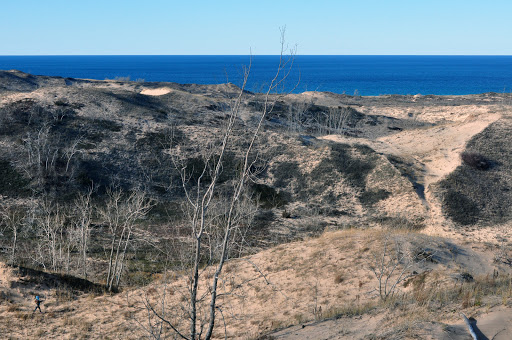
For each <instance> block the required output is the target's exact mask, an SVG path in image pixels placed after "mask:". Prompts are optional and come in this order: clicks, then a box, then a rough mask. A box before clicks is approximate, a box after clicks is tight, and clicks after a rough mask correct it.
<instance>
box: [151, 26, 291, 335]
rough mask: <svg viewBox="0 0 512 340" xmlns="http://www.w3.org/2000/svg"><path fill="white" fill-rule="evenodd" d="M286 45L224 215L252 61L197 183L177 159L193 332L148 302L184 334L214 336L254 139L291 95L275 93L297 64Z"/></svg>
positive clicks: (249, 173)
mask: <svg viewBox="0 0 512 340" xmlns="http://www.w3.org/2000/svg"><path fill="white" fill-rule="evenodd" d="M286 49H287V48H286V47H285V42H284V30H283V31H282V36H281V54H280V59H279V65H278V68H277V71H276V74H275V76H274V78H273V79H272V80H271V82H270V84H269V86H268V89H267V91H266V92H265V94H264V96H263V104H262V110H261V112H260V115H259V119H258V121H257V123H256V126H255V127H254V129H253V130H252V132H249V133H248V134H247V135H246V136H247V141H246V144H245V145H246V147H245V148H241V147H240V146H238V150H239V153H240V155H241V162H240V166H239V169H238V173H237V176H236V178H234V179H233V181H232V183H233V187H232V189H231V191H230V193H229V196H228V197H227V199H226V201H225V203H226V206H225V209H222V214H218V209H214V206H215V205H216V204H217V203H218V202H217V201H216V198H217V197H218V196H219V190H218V186H219V176H220V174H221V171H222V169H223V165H224V163H225V161H226V154H227V151H228V149H230V147H231V148H235V147H233V143H235V140H234V138H233V134H234V129H235V125H236V124H237V122H239V116H240V113H241V111H242V104H243V97H244V93H245V87H246V84H247V80H248V77H249V73H250V69H251V65H249V67H247V68H245V69H244V80H243V83H242V86H241V88H240V91H239V93H238V95H237V97H236V98H234V100H233V102H232V104H231V106H230V110H229V112H228V114H227V118H226V123H225V126H224V129H223V132H222V136H221V138H220V142H219V143H218V144H215V145H217V146H216V147H214V148H212V149H210V150H209V151H208V152H207V153H206V155H205V157H204V159H205V162H204V167H203V168H202V170H201V171H200V172H199V174H198V176H196V177H194V183H189V179H190V177H189V175H188V173H187V168H186V167H184V166H181V167H180V166H179V162H175V164H177V166H178V168H179V170H180V176H181V182H182V187H183V190H184V192H185V197H186V204H187V207H188V209H187V214H188V218H189V222H188V223H189V227H190V230H191V236H192V241H193V242H192V243H193V244H192V247H191V248H192V254H191V258H192V261H191V264H190V268H189V270H190V271H189V274H188V276H189V279H188V282H189V286H188V297H187V307H186V308H185V315H186V316H187V318H188V322H189V332H185V331H184V330H183V328H182V327H181V323H180V322H179V321H176V319H175V318H172V319H171V318H169V317H168V316H167V315H166V314H165V313H164V312H163V311H162V312H160V311H157V310H156V309H155V308H154V307H153V306H152V305H151V304H150V303H149V300H147V302H146V306H147V308H148V309H149V310H151V311H152V313H154V314H155V315H156V316H157V317H158V318H160V319H161V320H162V322H164V323H165V324H166V325H167V326H168V327H169V328H170V329H172V330H173V331H174V332H175V334H176V336H177V337H179V338H182V339H190V340H196V339H210V338H211V337H212V334H213V330H214V327H215V322H216V313H217V311H220V310H221V309H220V308H219V306H218V305H217V298H218V294H219V293H218V286H219V278H220V275H221V273H222V270H223V267H224V264H225V262H226V260H227V259H228V256H229V254H230V251H231V250H232V248H233V247H234V245H235V243H233V242H232V240H233V236H234V235H235V234H236V233H240V231H241V229H240V227H241V223H242V222H243V221H244V219H243V218H241V217H242V216H244V215H246V214H244V213H241V208H242V206H243V204H244V200H245V199H246V194H245V193H246V185H247V182H248V181H249V180H250V178H251V177H252V176H253V175H254V174H253V168H254V167H253V165H254V164H255V162H256V160H257V156H255V155H254V148H255V143H256V141H257V138H258V135H259V134H260V132H261V130H262V128H263V125H264V121H265V117H266V116H267V115H268V114H269V113H271V112H272V110H273V108H274V105H275V103H276V102H277V100H278V99H279V98H281V96H284V95H285V94H286V93H281V94H280V95H276V96H273V95H272V94H273V93H275V91H276V90H277V89H278V88H280V87H281V86H283V84H284V81H285V80H286V78H287V77H288V75H289V73H290V71H291V68H292V66H293V61H294V54H295V50H291V56H290V57H286V56H285V55H284V52H285V50H286ZM214 230H215V232H218V233H219V234H220V236H221V237H220V243H219V244H218V245H216V246H215V247H218V254H219V255H218V258H217V257H216V256H214V253H216V252H215V251H213V249H212V243H211V242H208V241H209V238H210V236H211V235H212V233H213V232H214ZM205 258H206V259H207V260H206V263H207V264H210V263H212V262H213V261H214V260H216V264H215V269H214V272H213V274H212V275H211V276H210V275H204V278H203V281H202V282H203V284H205V285H206V289H205V291H206V292H202V293H201V294H200V287H199V286H200V280H201V279H202V276H203V274H204V269H201V268H202V266H203V264H204V263H205ZM203 308H204V309H203ZM203 310H204V312H203ZM200 311H201V312H200ZM187 333H188V334H187Z"/></svg>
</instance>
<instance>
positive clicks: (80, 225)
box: [71, 187, 94, 279]
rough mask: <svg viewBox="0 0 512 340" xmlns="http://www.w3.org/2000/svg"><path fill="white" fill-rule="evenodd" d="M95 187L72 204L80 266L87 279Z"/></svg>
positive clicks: (81, 194)
mask: <svg viewBox="0 0 512 340" xmlns="http://www.w3.org/2000/svg"><path fill="white" fill-rule="evenodd" d="M92 193H93V188H92V187H91V188H90V189H89V190H88V191H87V192H86V193H80V194H79V195H78V197H77V198H76V199H75V201H74V204H73V206H72V208H71V209H72V223H73V227H74V231H75V233H74V234H75V237H76V243H77V247H78V250H79V254H80V259H79V263H80V267H81V272H82V276H83V277H84V278H85V279H87V252H88V250H89V240H90V237H91V223H92V217H93V208H94V207H93V205H92V202H91V196H92Z"/></svg>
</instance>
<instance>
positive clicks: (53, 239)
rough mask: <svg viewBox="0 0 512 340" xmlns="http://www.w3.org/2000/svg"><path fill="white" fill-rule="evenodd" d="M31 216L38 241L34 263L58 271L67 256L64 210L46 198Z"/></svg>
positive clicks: (32, 211) (35, 207) (34, 209)
mask: <svg viewBox="0 0 512 340" xmlns="http://www.w3.org/2000/svg"><path fill="white" fill-rule="evenodd" d="M31 215H32V217H31V220H32V221H33V224H34V231H35V236H36V239H37V242H36V247H35V250H36V254H35V258H34V261H35V262H36V263H37V264H38V265H41V266H42V267H43V268H45V269H47V268H48V267H49V268H50V269H51V270H53V271H57V270H59V269H60V268H61V265H62V263H63V259H64V255H65V254H64V252H65V245H64V242H63V236H64V221H65V216H64V212H63V209H62V208H61V207H60V206H59V205H57V204H54V203H52V202H51V200H50V199H48V198H47V197H45V198H43V199H41V200H40V202H39V203H38V204H37V205H36V206H34V207H33V208H32V210H31Z"/></svg>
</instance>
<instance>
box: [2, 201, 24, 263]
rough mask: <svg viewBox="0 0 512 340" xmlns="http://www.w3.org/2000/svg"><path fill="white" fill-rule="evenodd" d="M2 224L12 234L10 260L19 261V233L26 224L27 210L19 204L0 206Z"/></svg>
mask: <svg viewBox="0 0 512 340" xmlns="http://www.w3.org/2000/svg"><path fill="white" fill-rule="evenodd" d="M0 220H1V222H2V223H1V224H0V225H1V226H3V228H4V231H5V230H7V231H9V233H10V234H11V245H10V248H11V249H10V254H9V262H10V263H11V264H16V263H17V255H18V254H17V252H18V242H19V234H20V232H21V229H22V228H23V227H24V225H25V210H24V209H23V208H21V207H17V206H8V205H6V206H2V207H0Z"/></svg>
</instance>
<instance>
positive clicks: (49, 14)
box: [0, 0, 512, 55]
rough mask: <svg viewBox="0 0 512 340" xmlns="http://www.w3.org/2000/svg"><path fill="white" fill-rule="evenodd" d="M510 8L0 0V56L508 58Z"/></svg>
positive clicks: (510, 1) (431, 2) (422, 0)
mask: <svg viewBox="0 0 512 340" xmlns="http://www.w3.org/2000/svg"><path fill="white" fill-rule="evenodd" d="M511 16H512V0H478V1H477V0H407V1H406V0H375V1H370V0H366V1H365V0H351V1H345V0H338V1H334V0H316V1H315V0H308V1H302V0H294V1H289V0H253V1H245V0H237V1H231V0H209V1H198V0H195V1H194V0H189V1H187V0H183V1H173V0H137V1H133V0H0V55H62V54H78V55H81V54H100V55H105V54H171V55H172V54H244V55H245V54H249V51H250V50H252V53H253V54H278V53H279V36H280V35H279V28H280V27H281V26H286V40H287V41H288V42H289V43H291V44H297V46H298V53H299V54H484V55H495V54H497V55H512V20H511Z"/></svg>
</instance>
